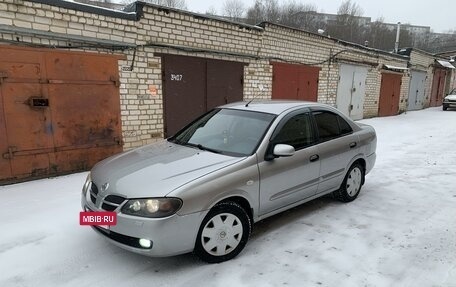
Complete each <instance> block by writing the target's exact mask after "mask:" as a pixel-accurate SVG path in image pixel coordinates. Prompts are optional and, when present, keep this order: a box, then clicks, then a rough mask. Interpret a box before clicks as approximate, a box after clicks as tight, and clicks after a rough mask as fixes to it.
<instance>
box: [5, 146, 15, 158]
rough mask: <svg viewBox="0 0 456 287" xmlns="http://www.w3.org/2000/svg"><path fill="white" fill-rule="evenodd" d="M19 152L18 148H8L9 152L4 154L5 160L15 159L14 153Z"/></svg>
mask: <svg viewBox="0 0 456 287" xmlns="http://www.w3.org/2000/svg"><path fill="white" fill-rule="evenodd" d="M16 151H17V147H15V146H10V147H8V152H6V153H4V154H3V158H4V159H12V158H13V157H14V153H15V152H16Z"/></svg>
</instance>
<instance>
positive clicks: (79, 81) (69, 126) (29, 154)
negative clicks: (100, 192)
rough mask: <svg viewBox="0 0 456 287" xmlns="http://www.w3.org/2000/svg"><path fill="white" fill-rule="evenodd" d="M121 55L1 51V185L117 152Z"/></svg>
mask: <svg viewBox="0 0 456 287" xmlns="http://www.w3.org/2000/svg"><path fill="white" fill-rule="evenodd" d="M117 61H118V57H113V56H104V55H99V54H91V53H72V52H66V51H65V52H64V51H56V50H44V49H24V48H17V47H16V48H13V47H6V46H5V47H0V75H1V79H0V138H1V139H2V140H1V141H0V153H1V154H0V182H11V181H19V180H22V179H26V178H34V177H44V176H50V175H57V174H64V173H69V172H74V171H81V170H86V169H88V168H90V167H91V166H93V165H94V164H95V163H96V162H98V161H99V160H101V159H103V158H106V157H107V156H109V155H112V154H114V153H117V152H120V151H121V150H122V146H121V128H120V100H119V88H118V84H119V81H118V66H117Z"/></svg>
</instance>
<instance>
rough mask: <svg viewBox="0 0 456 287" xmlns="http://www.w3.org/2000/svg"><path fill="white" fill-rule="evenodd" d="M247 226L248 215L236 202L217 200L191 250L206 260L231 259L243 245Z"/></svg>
mask: <svg viewBox="0 0 456 287" xmlns="http://www.w3.org/2000/svg"><path fill="white" fill-rule="evenodd" d="M250 230H251V221H250V217H249V216H248V214H247V212H246V211H245V210H244V209H243V208H242V207H241V206H240V205H239V204H237V203H235V202H231V201H229V202H222V203H219V204H217V205H216V206H214V207H213V208H212V209H211V210H210V211H209V213H208V214H207V215H206V217H205V218H204V220H203V222H202V223H201V226H200V228H199V231H198V237H197V238H196V243H195V250H194V253H195V254H196V255H197V256H198V257H199V258H200V259H201V260H203V261H205V262H208V263H220V262H223V261H227V260H230V259H232V258H234V257H236V255H238V254H239V253H240V252H241V251H242V249H244V247H245V245H246V244H247V241H248V239H249V236H250Z"/></svg>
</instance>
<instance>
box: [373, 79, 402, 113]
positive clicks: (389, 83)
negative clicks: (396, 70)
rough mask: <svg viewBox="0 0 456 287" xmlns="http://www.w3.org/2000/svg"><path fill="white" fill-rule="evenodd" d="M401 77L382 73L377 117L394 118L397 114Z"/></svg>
mask: <svg viewBox="0 0 456 287" xmlns="http://www.w3.org/2000/svg"><path fill="white" fill-rule="evenodd" d="M401 84H402V75H399V74H392V73H382V83H381V87H380V100H379V104H378V116H380V117H385V116H394V115H397V114H398V112H399V98H400V94H401Z"/></svg>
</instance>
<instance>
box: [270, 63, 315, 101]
mask: <svg viewBox="0 0 456 287" xmlns="http://www.w3.org/2000/svg"><path fill="white" fill-rule="evenodd" d="M272 67H273V80H272V99H286V100H302V101H312V102H316V101H317V99H318V77H319V73H320V68H318V67H312V66H305V65H294V64H287V63H277V62H274V63H272Z"/></svg>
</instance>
